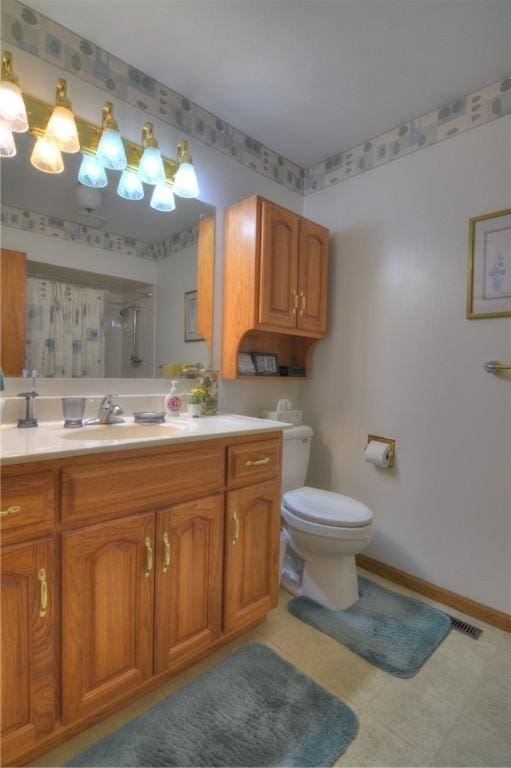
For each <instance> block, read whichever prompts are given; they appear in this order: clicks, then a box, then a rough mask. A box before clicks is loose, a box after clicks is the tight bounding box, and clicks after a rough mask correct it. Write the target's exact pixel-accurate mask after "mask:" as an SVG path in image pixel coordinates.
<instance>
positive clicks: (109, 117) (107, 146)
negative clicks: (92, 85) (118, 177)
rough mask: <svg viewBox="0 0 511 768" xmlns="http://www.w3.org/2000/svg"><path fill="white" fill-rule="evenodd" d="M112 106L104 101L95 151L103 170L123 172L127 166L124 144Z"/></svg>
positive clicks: (109, 102)
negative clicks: (99, 134)
mask: <svg viewBox="0 0 511 768" xmlns="http://www.w3.org/2000/svg"><path fill="white" fill-rule="evenodd" d="M113 109H114V107H113V104H112V102H111V101H105V105H104V107H103V119H102V122H101V127H102V130H103V132H102V134H101V138H100V140H99V144H98V148H97V150H96V157H97V159H98V162H99V163H101V165H102V166H103V167H104V168H109V169H110V170H112V171H123V170H124V169H125V168H126V166H127V165H128V161H127V159H126V151H125V149H124V143H123V140H122V137H121V134H120V133H119V126H118V124H117V120H115V119H114V115H113Z"/></svg>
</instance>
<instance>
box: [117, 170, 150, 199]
mask: <svg viewBox="0 0 511 768" xmlns="http://www.w3.org/2000/svg"><path fill="white" fill-rule="evenodd" d="M117 194H118V195H119V196H120V197H124V198H125V200H142V198H143V197H144V187H143V186H142V182H141V181H140V179H139V178H138V176H137V174H136V173H135V171H130V170H125V171H123V172H122V173H121V178H120V179H119V184H118V185H117Z"/></svg>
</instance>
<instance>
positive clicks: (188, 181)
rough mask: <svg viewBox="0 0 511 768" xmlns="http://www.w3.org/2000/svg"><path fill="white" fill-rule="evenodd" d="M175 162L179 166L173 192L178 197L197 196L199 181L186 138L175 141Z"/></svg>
mask: <svg viewBox="0 0 511 768" xmlns="http://www.w3.org/2000/svg"><path fill="white" fill-rule="evenodd" d="M177 162H178V164H179V168H178V171H177V173H176V178H175V179H174V192H175V194H176V195H179V197H199V182H198V181H197V174H196V173H195V168H194V167H193V165H192V156H191V154H190V149H189V147H188V142H187V140H186V139H181V141H178V143H177Z"/></svg>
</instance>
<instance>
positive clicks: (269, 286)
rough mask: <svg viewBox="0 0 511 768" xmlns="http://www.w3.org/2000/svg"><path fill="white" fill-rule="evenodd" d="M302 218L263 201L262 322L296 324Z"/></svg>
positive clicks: (260, 294) (275, 324)
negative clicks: (299, 223) (300, 222)
mask: <svg viewBox="0 0 511 768" xmlns="http://www.w3.org/2000/svg"><path fill="white" fill-rule="evenodd" d="M297 282H298V218H297V216H296V214H294V213H292V212H291V211H286V210H285V209H284V208H280V207H279V206H278V205H272V204H271V203H268V202H266V201H263V202H262V203H261V261H260V283H259V323H260V324H263V325H271V326H274V327H276V328H295V327H296V301H295V298H296V287H297Z"/></svg>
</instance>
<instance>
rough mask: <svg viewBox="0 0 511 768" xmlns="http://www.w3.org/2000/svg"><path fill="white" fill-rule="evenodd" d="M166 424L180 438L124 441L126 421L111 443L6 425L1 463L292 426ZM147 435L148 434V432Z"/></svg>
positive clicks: (44, 426)
mask: <svg viewBox="0 0 511 768" xmlns="http://www.w3.org/2000/svg"><path fill="white" fill-rule="evenodd" d="M166 424H167V425H168V426H169V427H177V428H178V429H179V432H178V433H177V434H176V431H175V430H169V435H168V436H167V435H162V434H161V432H162V430H161V429H159V430H158V434H157V436H149V437H142V438H141V437H138V436H134V437H131V436H130V437H129V438H122V431H123V429H124V428H126V427H129V430H130V432H132V431H133V420H132V419H126V421H125V422H124V424H113V425H111V426H110V427H108V429H111V430H112V439H111V440H108V439H107V440H104V439H102V440H92V439H90V436H91V435H92V434H93V431H94V430H95V429H98V427H95V426H90V427H82V428H81V429H64V427H63V425H62V421H59V422H50V421H47V422H40V423H39V426H38V427H31V428H29V429H18V428H17V426H16V425H15V424H5V425H2V428H1V430H0V437H1V460H2V464H4V465H7V464H24V463H26V462H29V461H42V460H44V459H57V458H65V457H67V456H81V455H84V454H87V453H106V452H111V451H124V450H129V449H133V448H138V447H146V446H147V447H150V446H155V445H172V444H174V443H188V442H193V441H196V440H211V439H214V438H219V437H236V436H239V435H259V434H264V433H265V432H276V431H281V430H283V429H286V428H288V427H289V426H290V424H284V423H283V422H280V421H270V420H269V419H256V418H252V417H250V416H238V415H236V414H222V415H220V414H219V415H216V416H202V417H200V418H198V419H194V418H191V417H190V416H178V417H175V418H167V422H166ZM135 426H137V425H135ZM102 429H103V428H102ZM144 431H145V432H147V430H144ZM80 432H82V433H85V432H87V437H88V439H86V440H80V438H79V433H80ZM70 433H73V437H72V439H70V437H69V436H70Z"/></svg>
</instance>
